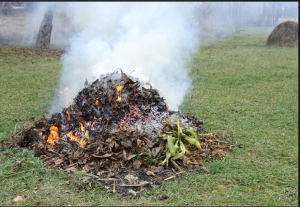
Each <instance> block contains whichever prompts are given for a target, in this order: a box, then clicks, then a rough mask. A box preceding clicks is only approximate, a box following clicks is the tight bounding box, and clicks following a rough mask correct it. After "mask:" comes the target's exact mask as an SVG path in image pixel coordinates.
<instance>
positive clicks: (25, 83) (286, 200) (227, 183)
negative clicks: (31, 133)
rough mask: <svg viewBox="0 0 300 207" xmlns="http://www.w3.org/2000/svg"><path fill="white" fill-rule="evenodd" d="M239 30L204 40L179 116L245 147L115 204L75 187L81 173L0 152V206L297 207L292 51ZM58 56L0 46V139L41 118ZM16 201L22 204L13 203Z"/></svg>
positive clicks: (96, 191) (26, 153)
mask: <svg viewBox="0 0 300 207" xmlns="http://www.w3.org/2000/svg"><path fill="white" fill-rule="evenodd" d="M241 29H244V30H245V32H241V33H240V34H236V35H235V36H234V37H230V38H228V39H221V40H202V44H201V45H202V47H201V48H200V49H199V51H198V52H197V53H196V54H194V56H193V58H192V60H191V62H190V63H189V67H190V77H191V78H192V79H193V87H192V89H191V91H190V92H189V93H188V94H187V95H186V98H185V101H184V103H183V105H182V106H181V107H180V110H181V111H183V112H185V113H190V114H192V115H194V116H196V117H197V118H198V119H200V120H202V121H203V122H204V125H203V127H204V128H205V129H207V130H208V131H214V130H220V129H221V130H224V131H225V132H226V133H227V134H229V135H231V136H232V139H233V140H234V142H237V143H238V145H240V146H242V147H243V148H238V147H236V148H234V149H233V151H232V153H231V155H230V157H229V158H227V159H226V160H223V161H221V160H218V161H215V162H211V163H204V164H203V166H205V167H206V168H207V169H209V170H210V171H211V174H205V173H200V172H199V171H197V170H195V171H194V172H190V173H186V174H183V175H181V176H180V178H179V179H176V180H173V181H165V182H163V185H162V187H161V188H158V189H151V190H148V191H144V192H141V193H140V195H139V196H138V197H136V198H131V197H122V196H121V195H119V194H113V193H112V192H110V191H108V190H106V189H104V188H103V187H99V186H96V185H92V186H91V189H88V188H87V187H86V185H84V184H82V183H80V182H79V181H78V179H79V178H80V177H81V176H82V175H83V174H82V173H79V172H77V173H70V174H66V173H65V172H63V171H61V170H58V169H53V170H45V169H44V167H45V166H44V163H43V161H41V160H40V158H37V157H34V156H33V154H34V152H32V151H30V150H27V149H26V150H16V149H5V150H4V151H2V152H0V185H1V190H0V200H1V205H44V206H45V205H69V204H70V205H187V204H188V205H231V206H234V205H251V206H263V205H272V206H275V205H276V206H277V205H284V206H286V205H298V98H299V97H298V48H282V47H265V42H266V39H267V37H268V35H269V34H270V32H271V31H272V29H270V28H241ZM60 54H61V53H59V52H56V51H53V52H52V53H51V51H36V50H34V49H22V48H12V47H1V52H0V71H1V76H0V88H1V99H0V111H1V113H0V139H1V140H9V139H10V137H9V135H8V134H9V133H11V132H12V131H13V130H14V128H15V125H16V124H17V123H18V124H19V125H20V126H21V127H22V126H28V125H30V124H31V123H32V121H33V120H34V118H37V119H40V118H41V116H42V115H43V114H45V115H46V114H47V113H48V111H49V109H50V103H51V101H52V100H53V98H54V95H55V91H56V87H57V85H58V81H59V78H60V70H61V65H60ZM16 161H22V167H21V168H18V167H16ZM200 167H201V166H200ZM17 173H19V174H17ZM12 174H16V175H12ZM11 175H12V176H11ZM18 195H20V196H21V197H22V198H23V200H22V201H19V202H15V201H13V199H14V198H15V197H16V196H18ZM162 195H165V196H166V197H167V199H164V200H161V199H159V198H160V197H161V196H162Z"/></svg>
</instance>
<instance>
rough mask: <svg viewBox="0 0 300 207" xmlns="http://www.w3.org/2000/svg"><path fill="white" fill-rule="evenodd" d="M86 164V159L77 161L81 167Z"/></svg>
mask: <svg viewBox="0 0 300 207" xmlns="http://www.w3.org/2000/svg"><path fill="white" fill-rule="evenodd" d="M86 162H87V159H79V160H78V164H80V165H83V164H85V163H86Z"/></svg>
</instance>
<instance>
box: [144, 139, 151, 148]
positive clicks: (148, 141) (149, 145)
mask: <svg viewBox="0 0 300 207" xmlns="http://www.w3.org/2000/svg"><path fill="white" fill-rule="evenodd" d="M143 139H144V140H145V142H146V144H147V146H148V147H149V148H152V147H153V142H151V141H150V140H149V139H147V138H145V137H144V138H143Z"/></svg>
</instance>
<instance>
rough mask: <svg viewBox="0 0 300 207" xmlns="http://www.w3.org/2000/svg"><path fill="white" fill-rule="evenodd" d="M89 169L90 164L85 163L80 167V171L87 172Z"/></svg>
mask: <svg viewBox="0 0 300 207" xmlns="http://www.w3.org/2000/svg"><path fill="white" fill-rule="evenodd" d="M89 171H90V166H89V165H88V164H85V165H84V166H83V168H82V171H81V172H84V173H88V172H89Z"/></svg>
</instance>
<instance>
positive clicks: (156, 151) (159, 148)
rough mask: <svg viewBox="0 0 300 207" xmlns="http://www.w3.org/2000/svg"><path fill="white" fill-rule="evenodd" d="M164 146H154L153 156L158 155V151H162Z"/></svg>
mask: <svg viewBox="0 0 300 207" xmlns="http://www.w3.org/2000/svg"><path fill="white" fill-rule="evenodd" d="M161 148H162V147H155V148H152V155H153V157H156V155H158V153H159V152H160V150H161Z"/></svg>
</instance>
